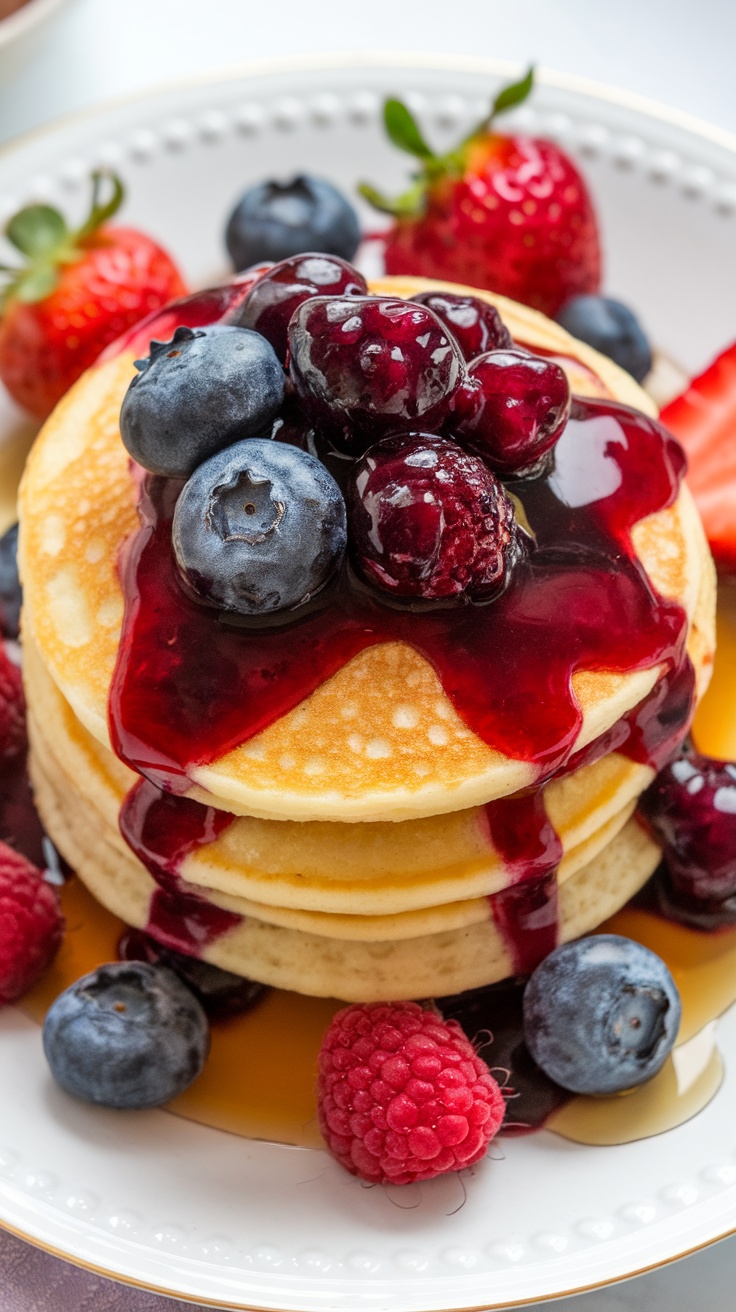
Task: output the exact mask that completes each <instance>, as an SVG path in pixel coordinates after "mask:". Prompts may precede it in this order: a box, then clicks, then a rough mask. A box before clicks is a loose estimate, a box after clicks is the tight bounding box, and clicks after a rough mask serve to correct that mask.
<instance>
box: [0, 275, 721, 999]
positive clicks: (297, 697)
mask: <svg viewBox="0 0 736 1312" xmlns="http://www.w3.org/2000/svg"><path fill="white" fill-rule="evenodd" d="M683 472H684V460H683V457H682V453H681V451H680V448H679V447H678V445H677V443H676V442H675V441H674V439H672V438H671V437H670V436H669V435H668V434H667V432H666V431H665V430H664V429H662V428H661V427H660V426H659V424H658V423H657V421H656V419H655V418H654V417H653V409H652V406H651V403H650V402H649V400H648V398H647V397H646V396H645V394H644V393H643V392H642V391H641V389H640V388H639V387H638V385H637V384H636V383H634V381H633V380H632V379H631V378H630V377H629V376H628V375H627V374H625V373H624V372H623V371H622V370H621V369H619V368H618V367H617V366H616V365H614V364H612V363H611V361H609V360H606V359H604V358H603V357H601V356H599V355H598V354H597V353H596V352H595V351H593V350H591V349H590V348H588V347H585V346H583V345H582V344H580V343H578V342H576V341H574V340H573V339H572V338H571V337H569V336H568V335H567V334H566V333H565V332H564V331H563V330H562V329H561V328H560V327H559V326H557V325H556V324H553V323H551V322H550V321H549V320H547V319H545V318H543V317H542V316H541V315H539V314H537V313H536V312H534V311H532V310H529V309H526V308H524V307H521V306H518V305H516V304H514V303H513V302H510V301H504V300H503V299H502V298H495V297H493V296H491V295H490V294H487V293H483V294H482V295H481V294H480V293H475V292H473V291H472V290H470V289H467V288H452V287H449V286H441V285H439V284H437V285H433V284H428V283H426V282H420V281H416V280H414V281H412V280H404V279H390V278H388V279H385V280H383V281H381V282H378V283H373V284H372V285H371V286H370V287H368V286H367V285H366V283H365V280H364V279H363V278H362V276H361V275H360V273H358V272H357V271H356V270H355V269H353V268H352V267H351V266H350V265H348V264H346V263H345V261H344V260H341V259H339V258H338V257H332V256H330V257H326V256H318V255H305V256H298V257H294V258H293V259H290V260H285V261H283V262H282V263H281V264H279V265H275V266H272V267H266V268H263V267H262V268H260V269H258V270H256V271H254V273H253V274H252V275H247V274H246V275H241V276H240V277H239V279H238V280H236V281H235V282H234V283H232V284H228V285H227V286H224V287H222V288H219V289H215V290H214V291H212V292H209V293H202V294H200V295H198V296H195V297H192V298H189V299H188V300H185V301H182V302H180V303H178V304H175V305H173V306H171V307H169V308H168V309H167V310H166V311H163V312H161V313H160V314H158V315H157V316H155V317H154V318H153V319H152V320H151V321H149V322H148V323H146V324H145V325H144V326H143V327H142V328H141V329H140V330H135V332H134V333H133V334H132V335H131V336H129V337H128V338H127V339H123V340H122V341H121V342H120V343H118V344H117V346H116V347H115V348H114V349H112V350H109V351H108V352H107V353H106V355H105V356H104V357H103V359H102V360H101V362H100V363H98V365H97V366H95V368H94V369H93V370H91V371H90V372H89V373H88V374H87V375H85V377H84V378H83V379H82V380H80V382H79V383H78V384H77V385H76V387H75V388H74V389H73V390H72V391H71V392H70V393H69V395H68V397H67V398H66V399H65V401H64V402H63V403H62V404H61V405H60V406H59V407H58V409H57V410H56V412H55V413H54V415H53V416H52V418H51V419H50V420H49V421H48V423H47V424H46V426H45V428H44V429H43V431H42V433H41V436H40V438H39V441H38V443H37V445H36V447H35V449H34V452H33V454H32V457H31V461H30V464H29V467H28V470H27V473H26V477H25V481H24V486H23V492H22V505H21V517H22V534H21V538H22V559H21V565H22V574H23V583H24V590H25V592H24V607H25V610H24V633H25V667H26V669H25V677H26V688H27V698H28V705H29V733H30V740H31V749H32V750H31V772H32V778H33V783H34V787H35V790H36V797H37V802H38V806H39V810H40V812H41V815H42V817H43V820H44V823H45V825H46V827H47V829H48V831H49V833H50V834H51V836H52V838H53V840H54V842H55V843H56V844H57V845H58V847H59V849H60V851H61V852H62V853H63V855H64V857H65V858H66V859H67V861H68V862H69V864H70V865H71V866H72V867H73V868H74V869H75V870H76V872H77V873H78V875H79V878H80V879H81V880H82V881H83V882H84V884H85V885H87V887H88V888H89V890H91V892H92V893H93V895H94V897H95V898H96V899H98V900H99V902H100V903H102V905H103V906H104V907H106V908H107V909H108V910H109V911H111V912H113V913H114V914H115V915H116V916H119V917H120V919H121V920H122V921H124V922H125V923H126V924H127V925H128V926H130V927H132V929H133V930H135V931H140V932H141V933H142V934H143V935H144V936H145V942H147V943H148V944H149V945H150V944H153V945H154V946H155V948H156V950H164V951H168V952H175V953H180V954H184V955H185V956H187V957H189V958H195V959H198V960H199V961H202V962H205V963H210V964H211V965H215V966H217V967H220V968H222V969H224V970H226V971H229V972H232V973H234V974H235V975H238V976H241V977H245V978H248V979H250V980H254V981H258V982H260V983H263V984H266V985H272V986H276V987H281V988H287V989H292V990H294V991H296V992H299V993H302V994H311V995H317V996H321V997H337V998H340V999H344V1000H346V1001H351V1002H358V1003H373V1002H377V1001H381V1000H386V1001H388V1000H391V999H395V998H397V997H399V998H402V999H421V998H426V997H432V996H434V997H437V996H447V995H457V994H460V993H462V992H464V991H466V990H469V989H476V988H479V987H483V986H488V985H491V984H493V983H494V982H497V981H500V980H504V979H506V978H508V977H510V976H514V975H518V974H528V973H530V972H531V971H533V970H534V969H535V968H536V967H537V966H538V965H539V963H540V962H541V961H543V960H544V959H545V958H546V957H547V956H548V954H549V953H550V952H551V951H552V950H553V949H554V948H555V947H556V946H557V945H559V944H561V943H564V942H566V941H568V940H571V939H577V938H578V937H579V936H580V935H581V934H584V933H587V932H589V931H591V930H593V929H594V928H595V927H596V926H598V925H600V924H601V922H603V921H604V920H606V918H607V917H609V916H610V915H612V914H613V913H614V912H616V911H617V910H618V909H619V908H620V907H621V906H622V905H623V904H624V903H625V902H627V901H628V900H629V899H630V898H631V897H632V896H633V895H634V894H636V893H637V892H638V890H639V889H640V888H641V887H642V885H644V883H645V882H646V881H647V880H648V878H649V876H650V875H651V873H652V871H653V870H654V868H655V866H656V865H657V863H658V861H659V859H660V851H661V837H660V836H659V834H658V831H657V830H656V828H655V827H652V826H644V825H643V824H641V823H640V821H639V820H638V819H637V818H636V816H635V814H634V813H635V808H636V804H637V800H638V798H639V796H640V795H641V794H642V793H643V791H644V790H645V789H646V788H647V787H648V786H649V785H650V784H651V783H652V781H653V780H654V778H655V775H656V774H657V773H658V771H659V770H660V769H661V768H662V767H663V766H664V765H665V764H666V763H667V762H668V761H670V760H671V759H672V758H673V757H674V756H675V755H676V754H677V752H678V750H679V748H680V745H681V744H682V742H683V740H684V739H685V737H686V735H687V733H688V729H689V726H690V723H691V719H692V715H693V712H694V709H695V705H696V703H697V700H698V699H699V697H700V696H701V695H702V693H703V691H704V689H705V687H706V685H707V681H708V676H709V672H710V668H711V664H712V656H713V646H714V636H713V620H714V579H713V571H712V564H711V560H710V556H709V553H708V549H707V545H706V543H705V539H704V536H703V533H702V529H701V526H700V522H699V520H698V517H697V514H696V513H695V511H694V508H693V504H692V501H691V498H690V496H689V493H688V491H687V489H686V487H685V485H684V483H683V482H682V475H683ZM151 951H153V948H152V949H151Z"/></svg>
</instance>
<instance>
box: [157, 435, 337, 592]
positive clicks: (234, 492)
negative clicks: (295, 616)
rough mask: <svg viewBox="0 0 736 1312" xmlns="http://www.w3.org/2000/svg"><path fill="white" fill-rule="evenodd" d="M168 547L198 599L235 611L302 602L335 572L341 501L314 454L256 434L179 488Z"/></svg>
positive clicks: (239, 443) (238, 444)
mask: <svg viewBox="0 0 736 1312" xmlns="http://www.w3.org/2000/svg"><path fill="white" fill-rule="evenodd" d="M172 539H173V544H174V554H175V556H176V561H177V564H178V566H179V570H180V573H181V575H182V577H183V580H184V583H185V586H186V587H187V588H188V589H189V590H190V591H191V592H193V593H194V594H195V596H196V597H198V598H199V599H200V600H202V601H205V602H207V603H208V604H210V605H212V606H218V607H220V608H221V609H222V610H228V611H237V612H239V613H240V614H241V615H269V614H272V613H273V612H274V611H280V610H290V609H292V608H293V607H295V606H299V605H301V604H302V603H303V602H305V601H308V600H309V599H310V597H313V596H314V594H315V593H317V592H319V590H320V589H321V588H322V587H324V585H325V584H326V583H327V582H328V581H329V579H330V578H331V577H332V575H333V574H334V573H335V572H336V571H337V569H338V568H339V566H340V563H341V561H342V558H343V555H344V553H345V546H346V541H347V530H346V512H345V503H344V501H343V498H342V493H341V492H340V489H339V487H338V486H337V483H336V482H335V480H334V479H333V477H332V475H331V474H330V473H328V471H327V470H326V469H325V467H324V465H323V464H321V462H320V461H319V460H317V459H316V457H315V456H312V455H309V454H308V452H306V451H301V450H299V448H298V447H295V446H287V445H286V444H282V443H280V442H273V441H271V439H270V438H253V439H251V440H250V441H246V442H238V443H237V444H236V445H235V446H231V447H229V448H228V450H227V451H221V452H220V453H219V455H216V456H212V458H211V459H210V460H207V461H205V463H204V464H203V465H200V467H199V469H197V470H196V471H195V473H194V474H193V475H192V477H191V478H190V479H189V482H188V483H186V484H185V486H184V488H183V489H182V492H181V495H180V497H179V500H178V501H177V504H176V510H175V512H174V524H173V530H172Z"/></svg>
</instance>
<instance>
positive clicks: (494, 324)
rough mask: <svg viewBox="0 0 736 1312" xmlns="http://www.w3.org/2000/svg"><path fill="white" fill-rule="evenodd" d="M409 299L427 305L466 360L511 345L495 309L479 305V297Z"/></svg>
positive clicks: (453, 294)
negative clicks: (449, 333) (444, 325)
mask: <svg viewBox="0 0 736 1312" xmlns="http://www.w3.org/2000/svg"><path fill="white" fill-rule="evenodd" d="M411 299H412V300H413V301H417V302H418V304H419V305H426V306H427V308H428V309H430V310H432V311H434V313H435V314H436V315H437V318H438V319H441V320H442V322H443V323H444V324H446V325H447V327H448V328H449V329H450V332H451V333H452V335H453V337H454V338H455V341H456V342H457V344H458V346H459V347H460V350H461V351H462V353H463V355H464V356H465V359H466V360H474V359H475V357H476V356H477V355H484V354H485V352H486V351H496V350H499V349H501V348H505V347H507V346H512V345H513V343H512V340H511V333H510V332H509V330H508V328H507V327H506V324H505V323H504V321H503V319H502V318H501V316H500V314H499V313H498V310H497V309H496V307H495V305H491V304H490V302H489V301H482V300H481V298H480V296H460V295H458V294H457V293H456V292H418V293H417V295H416V296H412V298H411Z"/></svg>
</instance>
